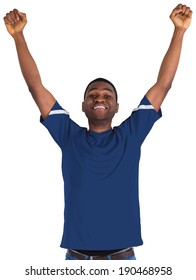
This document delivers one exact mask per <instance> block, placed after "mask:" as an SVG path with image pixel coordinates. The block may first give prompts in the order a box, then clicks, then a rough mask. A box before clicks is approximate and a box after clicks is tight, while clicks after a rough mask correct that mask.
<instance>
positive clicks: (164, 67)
mask: <svg viewBox="0 0 196 280" xmlns="http://www.w3.org/2000/svg"><path fill="white" fill-rule="evenodd" d="M184 33H185V30H184V29H180V28H175V30H174V33H173V36H172V40H171V43H170V46H169V48H168V51H167V52H166V54H165V57H164V58H163V61H162V64H161V67H160V70H159V74H158V78H157V84H159V86H161V87H162V88H165V90H169V89H170V87H171V85H172V82H173V79H174V77H175V74H176V71H177V68H178V64H179V60H180V55H181V50H182V41H183V37H184Z"/></svg>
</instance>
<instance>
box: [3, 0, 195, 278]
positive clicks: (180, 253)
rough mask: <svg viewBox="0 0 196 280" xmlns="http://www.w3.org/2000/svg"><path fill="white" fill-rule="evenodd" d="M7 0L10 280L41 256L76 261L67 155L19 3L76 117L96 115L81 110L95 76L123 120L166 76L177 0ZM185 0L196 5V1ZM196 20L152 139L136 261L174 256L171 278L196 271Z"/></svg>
mask: <svg viewBox="0 0 196 280" xmlns="http://www.w3.org/2000/svg"><path fill="white" fill-rule="evenodd" d="M1 2H3V3H1V10H0V18H1V23H0V46H1V49H0V73H1V83H0V91H1V110H0V119H1V138H0V155H1V156H0V164H1V165H0V166H1V176H0V186H1V187H0V223H1V231H0V248H1V249H0V255H1V259H3V262H2V261H1V271H0V274H2V275H3V278H2V277H1V278H2V279H12V278H13V277H15V278H17V279H23V278H24V279H27V278H28V277H27V276H26V277H25V276H24V270H25V268H28V267H29V266H30V265H34V266H37V267H43V266H47V265H53V266H55V267H58V266H60V264H61V266H62V264H64V265H65V261H64V254H65V250H64V249H61V248H60V247H59V244H60V241H61V236H62V230H63V210H64V209H63V208H64V200H63V180H62V175H61V153H60V149H59V148H58V146H57V145H56V144H55V142H54V141H53V140H52V138H51V137H50V135H49V133H48V132H47V130H46V129H45V128H44V127H43V126H42V125H41V124H40V123H39V111H38V109H37V107H36V105H35V104H34V102H33V99H32V97H31V96H30V93H29V92H28V90H27V87H26V84H25V82H24V80H23V77H22V75H21V72H20V68H19V65H18V60H17V55H16V51H15V46H14V41H13V39H12V38H11V37H10V36H9V34H8V33H7V31H6V28H5V26H4V23H3V17H4V15H5V14H6V13H7V12H9V11H10V10H12V9H14V8H18V9H19V10H20V11H22V12H25V13H26V14H27V19H28V24H27V26H26V28H25V37H26V39H27V42H28V46H29V48H30V51H31V53H32V55H33V57H34V59H35V61H36V63H37V65H38V68H39V70H40V73H41V76H42V81H43V84H44V85H45V87H46V88H48V89H49V90H50V91H51V92H52V93H53V95H54V96H55V97H56V99H57V100H58V101H59V102H60V104H61V105H62V106H63V107H64V108H65V109H66V110H67V111H68V112H69V113H70V115H71V118H72V119H73V120H74V121H76V122H77V123H78V124H80V125H81V126H86V125H87V122H86V118H85V116H84V114H83V113H82V111H81V103H82V99H83V92H84V90H85V87H86V85H87V84H88V82H90V81H91V80H92V79H94V78H97V77H104V78H107V79H109V80H111V81H112V82H113V83H114V84H115V86H116V88H117V91H118V94H119V103H120V111H119V113H118V114H117V115H116V117H115V119H114V122H113V125H118V124H120V123H121V122H122V121H123V120H124V119H125V118H126V117H128V116H129V114H130V113H131V111H132V109H133V108H135V107H137V105H138V104H139V102H140V100H141V98H142V97H143V95H144V94H145V93H146V91H147V90H148V89H149V88H150V87H151V86H152V85H153V84H154V83H155V81H156V78H157V74H158V70H159V66H160V63H161V61H162V58H163V56H164V54H165V52H166V50H167V48H168V46H169V43H170V39H171V36H172V32H173V24H172V22H171V21H170V19H169V15H170V13H171V11H172V9H173V8H174V7H175V6H176V5H177V4H178V2H177V1H171V0H167V1H166V0H159V1H155V0H149V1H145V0H143V1H141V0H138V1H128V0H122V1H119V0H118V1H114V0H99V1H93V0H82V1H80V0H72V1H63V0H55V1H24V0H21V1H11V0H10V1H1ZM183 4H187V5H190V7H191V8H192V10H193V11H196V4H195V1H193V0H192V1H191V0H189V1H188V2H187V3H183ZM195 30H196V23H195V18H194V14H193V20H192V24H191V26H190V28H189V30H188V31H187V33H186V34H185V38H184V43H183V50H182V55H181V61H180V65H179V69H178V72H177V74H176V77H175V80H174V83H173V86H172V88H171V90H170V92H169V95H168V97H167V98H166V100H165V101H164V103H163V106H162V111H163V118H162V119H161V120H159V121H158V122H157V123H156V124H155V126H154V128H153V130H152V131H151V133H150V134H149V136H148V137H147V139H146V141H145V143H144V145H143V147H142V157H141V162H140V204H141V222H142V236H143V240H144V245H143V246H141V247H138V248H136V249H135V252H136V256H137V259H138V261H136V263H137V265H138V264H140V263H142V264H143V265H146V264H147V265H150V266H155V265H159V266H166V265H167V266H173V267H174V268H175V273H174V275H173V276H172V277H173V278H172V279H179V278H178V276H177V275H178V274H179V275H181V276H182V275H184V276H188V275H189V276H191V277H190V278H189V279H193V277H192V276H193V275H194V270H193V264H194V262H193V260H194V258H195V251H196V241H195V236H196V229H195V213H196V205H195V191H194V189H195V187H196V179H195V166H196V160H195V158H196V148H195V143H196V133H195V93H196V84H195V73H196V63H195V62H196V54H195V49H196V41H195ZM126 264H127V263H126ZM66 265H69V264H67V263H66ZM71 265H72V263H71ZM73 265H74V264H73ZM73 265H72V266H73ZM86 265H87V264H86ZM119 265H120V264H119ZM191 267H192V268H191ZM38 278H39V279H42V278H41V277H38ZM38 278H37V277H34V278H33V277H32V278H31V279H38ZM46 278H47V277H46ZM113 278H114V277H113ZM127 278H128V277H127ZM161 279H162V278H161ZM168 279H171V277H170V278H168ZM187 279H188V278H187Z"/></svg>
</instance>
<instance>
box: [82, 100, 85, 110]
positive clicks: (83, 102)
mask: <svg viewBox="0 0 196 280" xmlns="http://www.w3.org/2000/svg"><path fill="white" fill-rule="evenodd" d="M84 111H85V110H84V102H82V112H84Z"/></svg>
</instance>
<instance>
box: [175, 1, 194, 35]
mask: <svg viewBox="0 0 196 280" xmlns="http://www.w3.org/2000/svg"><path fill="white" fill-rule="evenodd" d="M191 18H192V11H191V9H190V8H189V7H187V6H186V5H182V4H179V5H177V7H176V8H175V9H174V10H173V11H172V13H171V15H170V19H171V20H172V22H173V24H174V25H175V27H176V28H181V29H185V30H186V29H187V28H188V27H189V25H190V23H191Z"/></svg>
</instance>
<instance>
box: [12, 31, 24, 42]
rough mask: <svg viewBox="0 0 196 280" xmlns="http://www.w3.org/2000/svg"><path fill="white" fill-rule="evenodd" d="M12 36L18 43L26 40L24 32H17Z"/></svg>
mask: <svg viewBox="0 0 196 280" xmlns="http://www.w3.org/2000/svg"><path fill="white" fill-rule="evenodd" d="M11 36H12V37H13V39H14V40H15V41H18V40H20V39H23V38H24V35H23V32H22V31H19V32H15V33H13V34H11Z"/></svg>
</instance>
